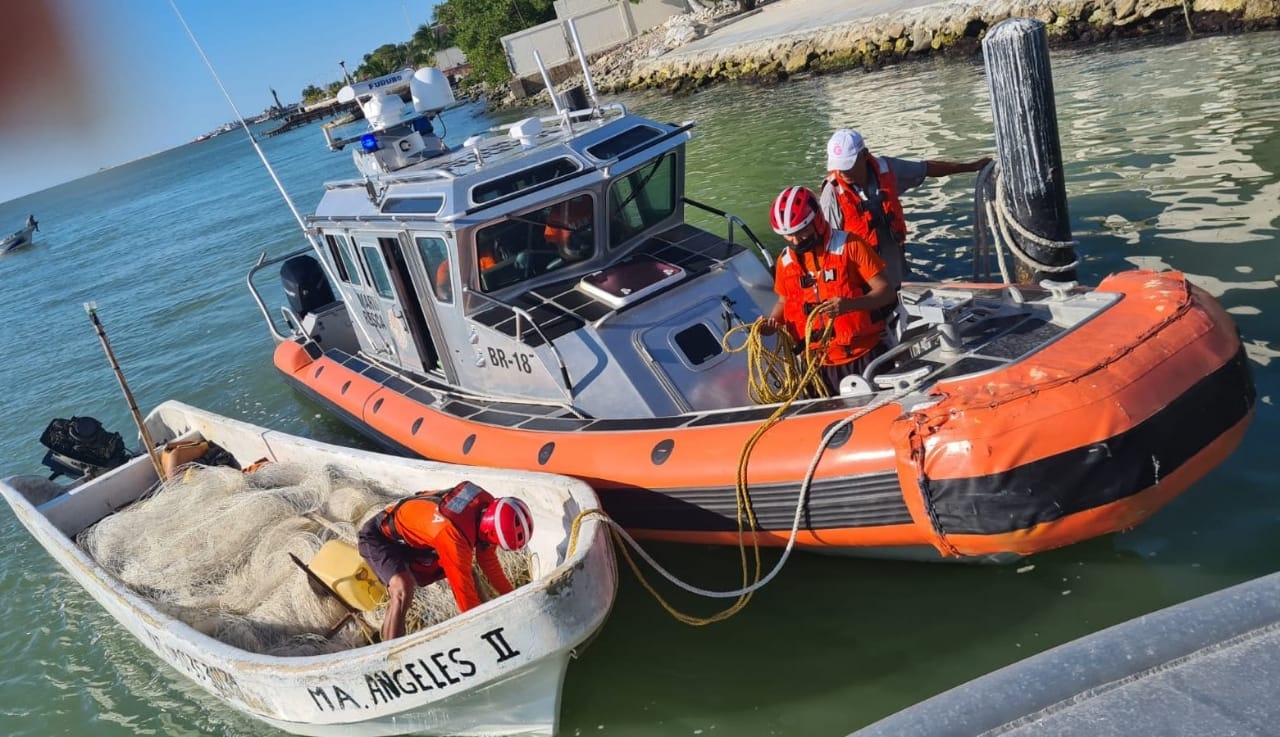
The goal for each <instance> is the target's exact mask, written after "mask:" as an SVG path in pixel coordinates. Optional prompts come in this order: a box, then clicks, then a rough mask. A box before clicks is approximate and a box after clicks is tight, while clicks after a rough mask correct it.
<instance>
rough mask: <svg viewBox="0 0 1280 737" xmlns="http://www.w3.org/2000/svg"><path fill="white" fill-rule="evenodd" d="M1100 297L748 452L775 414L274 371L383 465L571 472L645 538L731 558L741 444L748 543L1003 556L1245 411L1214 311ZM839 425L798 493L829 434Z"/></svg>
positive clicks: (1139, 285) (1161, 277)
mask: <svg viewBox="0 0 1280 737" xmlns="http://www.w3.org/2000/svg"><path fill="white" fill-rule="evenodd" d="M939 286H941V285H939ZM946 286H953V285H946ZM986 288H988V289H989V288H991V287H990V286H989V285H988V286H987V287H986ZM1097 291H1099V292H1109V293H1116V294H1118V295H1119V297H1120V298H1119V299H1118V300H1117V301H1116V303H1115V304H1114V305H1113V306H1111V307H1109V308H1107V309H1106V310H1104V311H1102V312H1100V313H1099V314H1098V315H1097V316H1096V317H1094V318H1093V319H1091V320H1089V321H1087V322H1086V323H1084V324H1082V325H1080V326H1078V327H1077V328H1076V329H1074V330H1072V331H1070V332H1068V333H1066V334H1064V335H1062V336H1061V337H1059V338H1057V339H1055V340H1052V341H1050V342H1048V343H1047V345H1045V346H1044V347H1043V348H1041V349H1039V350H1037V351H1035V352H1034V353H1032V354H1030V355H1028V356H1026V357H1024V358H1021V359H1019V360H1016V361H1012V362H1010V363H1008V364H1006V365H1004V366H1003V367H1001V368H998V369H996V370H993V371H985V372H983V373H980V374H973V375H968V376H965V375H961V376H957V377H956V378H953V379H944V380H942V381H939V382H937V383H936V384H935V385H933V387H932V388H931V391H930V396H929V398H928V400H929V401H926V402H923V403H918V404H915V405H912V406H911V407H910V408H904V404H903V403H902V402H897V401H889V402H883V401H881V402H877V400H876V398H875V397H861V398H851V397H840V398H835V399H831V400H825V401H821V402H812V403H807V404H803V405H797V406H796V407H795V408H793V410H792V411H791V412H789V413H788V414H787V415H786V416H784V417H783V418H782V419H781V420H780V421H779V422H778V423H777V424H775V425H773V426H772V427H771V428H770V429H768V430H767V431H766V432H764V434H763V435H761V436H759V438H758V442H755V441H756V440H757V438H756V435H757V432H758V430H759V428H760V427H761V424H762V422H763V421H764V420H765V419H766V418H767V417H768V415H769V414H770V411H771V409H770V408H743V409H742V410H741V411H736V412H722V413H713V414H703V415H697V416H692V415H691V416H677V417H663V418H653V419H651V420H621V419H619V420H608V419H603V420H602V419H596V420H575V419H561V418H551V419H546V420H541V421H540V420H537V419H534V420H528V421H525V420H521V421H520V422H519V423H515V422H513V421H512V420H511V419H510V417H509V416H507V415H505V414H504V412H503V411H502V408H501V407H499V406H493V405H487V406H482V405H481V404H480V403H478V402H474V401H471V402H468V401H467V400H465V399H462V398H457V397H450V396H448V395H446V394H444V393H442V392H436V391H431V390H429V389H426V388H423V387H416V386H414V385H411V384H409V383H408V382H406V381H404V380H403V379H402V378H399V377H395V376H393V375H392V374H391V373H389V372H387V371H385V370H383V369H381V368H380V367H378V366H376V365H374V364H372V363H370V362H368V361H365V360H364V359H362V358H361V357H357V356H348V355H345V354H339V353H326V352H324V351H323V350H321V349H320V348H319V346H317V345H315V344H314V343H306V342H303V341H298V342H288V341H286V342H283V343H281V344H279V345H278V346H277V349H276V354H275V363H276V366H277V368H278V369H279V370H280V371H281V372H282V373H283V374H284V376H285V377H286V378H287V379H288V380H289V381H290V382H291V383H292V384H293V385H294V386H295V387H297V388H298V389H299V390H300V391H302V392H304V393H306V394H307V395H309V396H311V397H313V398H314V399H316V400H317V401H319V402H320V403H322V404H324V405H326V406H328V407H329V408H330V409H331V410H332V411H333V412H334V413H335V414H336V415H338V416H339V417H341V418H342V419H343V420H344V421H346V422H347V423H348V424H350V425H352V426H353V427H355V428H356V429H358V430H359V431H361V432H363V433H364V434H366V435H368V436H369V437H371V438H372V439H374V440H375V441H376V442H378V443H380V444H382V445H383V446H385V447H387V448H388V449H390V450H393V451H395V452H399V453H407V454H414V455H420V456H425V457H429V458H434V459H438V460H445V461H451V462H464V463H473V464H478V465H486V466H505V467H516V468H527V469H534V470H545V471H553V472H556V473H564V474H569V475H573V476H577V477H579V478H582V479H584V480H586V481H588V482H589V483H591V484H592V485H593V486H594V487H595V488H596V490H597V492H598V493H599V494H600V497H601V500H602V503H603V505H604V508H605V509H606V510H607V511H608V512H609V514H610V515H611V516H612V517H613V518H614V519H616V520H617V521H618V522H619V523H621V524H622V525H623V526H625V527H626V528H627V529H628V530H629V531H631V532H632V534H634V535H636V536H637V537H640V538H644V539H657V540H669V541H677V542H692V543H718V544H737V543H738V541H739V535H738V522H737V520H738V517H739V514H740V512H741V511H742V507H741V506H740V503H739V498H738V496H737V494H736V482H737V479H738V472H739V460H740V455H741V451H742V449H743V448H744V447H746V446H747V445H748V444H749V443H753V442H755V444H754V448H753V449H752V452H751V454H750V459H749V462H748V463H747V465H746V470H745V478H746V479H747V482H748V488H749V496H750V506H751V511H752V513H753V514H754V516H755V518H756V520H757V523H758V532H756V533H755V539H756V540H757V541H758V542H760V543H761V544H764V545H783V544H785V543H786V542H787V540H788V539H789V536H790V535H791V533H792V520H793V518H794V516H795V513H796V509H797V506H802V507H803V508H802V509H801V515H800V523H799V527H798V530H797V531H796V541H797V543H798V544H800V545H802V546H806V547H810V548H817V549H823V550H828V551H834V552H850V553H859V552H868V553H873V554H877V555H901V556H902V557H910V558H917V557H921V555H922V552H923V554H924V555H926V556H929V557H960V558H974V559H992V558H996V559H999V558H1003V557H1008V556H1019V555H1027V554H1031V553H1035V552H1038V551H1042V550H1047V549H1050V548H1055V547H1059V546H1062V545H1066V544H1070V543H1072V542H1076V541H1079V540H1082V539H1087V538H1090V537H1095V536H1098V535H1102V534H1106V533H1110V532H1114V531H1117V530H1122V529H1126V528H1128V527H1132V526H1133V525H1135V524H1138V523H1139V522H1141V521H1142V520H1144V519H1146V518H1147V517H1149V516H1150V515H1151V514H1152V513H1154V512H1155V511H1156V510H1157V509H1158V508H1159V507H1161V506H1162V505H1163V504H1165V503H1167V502H1168V501H1169V500H1170V499H1172V498H1173V497H1175V496H1176V495H1177V494H1179V493H1181V492H1182V491H1184V490H1185V489H1186V488H1187V487H1188V486H1190V485H1191V484H1192V483H1193V482H1194V481H1196V480H1197V479H1199V478H1201V477H1202V476H1203V475H1204V474H1205V473H1207V472H1208V470H1209V469H1210V468H1212V467H1213V466H1214V465H1216V464H1217V463H1219V462H1221V461H1222V460H1223V459H1224V458H1225V457H1226V456H1227V455H1228V454H1229V453H1230V452H1231V450H1233V449H1234V448H1235V447H1236V446H1237V445H1238V444H1239V442H1240V439H1241V437H1242V435H1243V433H1244V430H1245V428H1246V427H1247V426H1248V424H1249V421H1250V419H1251V417H1252V412H1253V403H1254V391H1253V385H1252V380H1251V377H1250V375H1249V369H1248V364H1247V361H1246V359H1245V357H1244V354H1243V350H1242V347H1241V344H1240V341H1239V337H1238V335H1237V334H1236V331H1235V327H1234V325H1233V323H1232V322H1231V320H1230V318H1229V316H1227V315H1226V313H1225V312H1224V311H1223V310H1222V308H1221V307H1220V306H1219V305H1218V304H1217V303H1216V302H1215V301H1214V300H1213V299H1212V298H1211V297H1210V296H1209V295H1207V294H1206V293H1204V292H1203V291H1202V290H1199V289H1197V288H1196V287H1194V286H1193V285H1191V284H1190V283H1189V282H1188V281H1187V280H1186V278H1185V277H1184V276H1183V275H1181V274H1177V273H1169V272H1166V273H1154V272H1126V273H1122V274H1118V275H1114V276H1112V277H1110V278H1108V279H1107V280H1105V281H1104V282H1103V283H1102V284H1101V285H1100V286H1099V287H1098V290H1097ZM1206 407H1207V408H1210V409H1207V410H1206V409H1205V408H1206ZM850 419H852V424H851V425H850V426H849V428H848V429H846V430H841V431H839V432H836V433H835V434H834V436H832V437H831V438H830V439H829V441H830V442H829V444H828V445H827V446H826V448H825V450H824V451H823V452H822V454H821V458H820V460H819V461H818V462H817V463H816V466H815V467H814V469H813V472H812V478H811V480H810V482H809V483H808V485H807V488H805V486H806V479H808V477H809V467H810V464H811V463H812V462H813V459H814V458H815V456H816V455H817V452H818V451H819V449H820V447H821V445H822V442H823V438H824V437H825V436H826V435H827V433H828V431H831V430H833V429H835V428H836V427H837V426H838V425H840V424H841V423H842V422H845V421H848V420H850ZM802 493H804V494H806V495H807V497H806V498H805V499H804V501H803V503H801V498H800V495H801V494H802Z"/></svg>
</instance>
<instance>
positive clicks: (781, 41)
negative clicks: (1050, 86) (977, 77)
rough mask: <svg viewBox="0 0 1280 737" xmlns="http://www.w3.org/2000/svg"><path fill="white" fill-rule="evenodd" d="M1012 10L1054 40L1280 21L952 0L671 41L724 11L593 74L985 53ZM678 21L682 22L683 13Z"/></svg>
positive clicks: (1240, 13)
mask: <svg viewBox="0 0 1280 737" xmlns="http://www.w3.org/2000/svg"><path fill="white" fill-rule="evenodd" d="M807 2H811V0H775V1H774V2H773V3H769V4H767V5H765V6H763V7H762V8H761V9H760V10H759V11H757V12H759V13H761V14H764V13H768V12H770V11H771V10H774V8H775V6H776V8H777V10H778V11H785V10H787V8H786V7H784V6H790V9H791V10H792V14H791V18H792V19H793V20H794V15H795V13H803V12H805V10H804V5H803V4H804V3H807ZM846 7H848V6H846ZM682 17H683V16H677V18H682ZM779 17H782V16H779ZM1007 18H1035V19H1037V20H1040V21H1042V22H1044V24H1045V26H1046V29H1047V32H1048V35H1049V41H1050V44H1051V45H1054V46H1071V45H1079V44H1093V43H1098V42H1104V41H1108V40H1112V39H1123V38H1137V37H1147V38H1174V39H1185V38H1190V37H1194V36H1196V35H1204V34H1217V33H1234V32H1241V31H1252V30H1263V29H1271V28H1276V27H1277V25H1278V23H1277V21H1278V19H1280V0H1058V1H1057V2H1047V1H1042V0H983V1H981V2H978V1H968V2H965V1H962V0H949V1H947V2H939V3H935V4H930V5H925V6H920V7H914V8H907V9H904V10H902V11H899V12H892V13H882V14H879V15H874V16H868V17H866V18H857V19H852V20H846V21H844V22H837V23H832V22H831V21H830V19H829V18H823V17H820V16H816V15H815V16H814V19H813V22H812V27H810V28H803V29H801V28H797V27H796V24H795V23H794V22H793V23H790V24H788V26H789V30H786V31H781V29H780V32H779V33H778V34H777V35H771V34H770V32H769V30H768V28H767V26H764V25H763V24H762V21H764V20H765V18H764V16H763V15H762V16H761V17H760V18H755V19H752V18H743V20H742V21H741V22H742V24H743V25H744V26H745V25H747V24H748V23H749V22H754V23H756V24H757V25H758V26H761V29H760V30H758V31H756V32H755V33H738V34H736V36H734V38H736V39H741V40H735V41H732V42H726V43H720V44H714V43H713V44H709V45H708V44H705V43H704V44H701V46H704V48H697V49H695V48H689V49H685V48H682V47H681V46H675V47H674V48H671V40H672V38H673V37H674V38H676V39H677V40H679V39H680V38H681V37H683V38H685V39H696V38H697V37H699V36H701V35H703V33H704V32H705V29H706V28H707V27H711V28H713V29H715V24H716V22H717V21H716V19H706V18H698V19H697V23H696V24H695V25H694V26H693V32H691V33H690V32H675V33H673V29H672V28H670V27H662V28H658V29H655V30H654V31H651V32H650V33H648V34H644V35H642V36H640V37H639V38H637V39H636V40H635V41H633V42H632V43H631V44H629V45H628V46H627V47H624V48H622V49H619V50H617V51H615V52H613V53H611V54H606V55H604V56H603V57H601V58H599V59H597V60H596V61H595V63H593V65H592V66H593V69H592V75H593V77H594V78H595V81H596V84H597V86H598V87H600V89H602V90H604V91H612V92H621V91H624V90H636V89H663V90H666V91H669V92H677V93H678V92H689V91H693V90H696V89H699V88H702V87H706V86H708V85H711V84H715V83H719V82H727V81H740V82H757V83H766V84H769V83H775V82H779V81H782V80H785V79H787V78H788V77H791V76H794V75H800V74H811V73H824V72H834V71H840V70H845V69H851V68H859V67H861V68H868V69H874V68H878V67H880V66H883V65H885V64H889V63H894V62H897V61H902V60H906V59H910V58H914V57H922V56H927V55H931V54H962V55H973V54H977V53H980V49H981V46H980V42H981V40H982V38H983V36H984V35H985V33H986V31H987V30H988V29H989V28H990V27H991V26H993V25H995V24H996V23H999V22H1000V21H1002V20H1005V19H1007ZM725 20H726V19H724V18H721V19H719V20H718V22H719V23H720V24H724V23H725ZM673 22H674V24H675V25H676V27H677V28H679V27H680V24H681V23H682V22H683V21H678V20H676V19H673ZM704 22H708V23H710V24H711V25H710V26H704V25H703V23H704ZM685 24H686V25H688V24H687V23H685ZM671 25H672V23H669V24H668V26H671ZM731 25H732V21H730V25H725V26H724V28H723V30H715V31H714V32H713V34H712V38H714V36H715V35H718V34H719V33H722V32H723V31H724V30H728V29H729V28H730V27H731ZM801 25H803V24H801ZM725 35H726V38H729V37H730V36H729V34H725ZM707 40H708V41H710V40H712V39H711V38H709V39H707ZM694 46H697V44H695V45H694Z"/></svg>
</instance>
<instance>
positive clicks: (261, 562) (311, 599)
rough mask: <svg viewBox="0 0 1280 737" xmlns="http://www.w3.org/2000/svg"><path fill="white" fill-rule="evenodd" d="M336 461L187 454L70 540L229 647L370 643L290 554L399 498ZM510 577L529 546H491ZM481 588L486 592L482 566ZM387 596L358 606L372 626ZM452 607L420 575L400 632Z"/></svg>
mask: <svg viewBox="0 0 1280 737" xmlns="http://www.w3.org/2000/svg"><path fill="white" fill-rule="evenodd" d="M399 497H400V494H396V493H393V492H392V491H390V490H388V489H385V488H383V487H381V486H380V485H378V484H377V483H376V482H374V481H371V480H369V479H365V478H361V477H357V476H352V475H349V474H347V473H345V472H344V471H343V470H341V469H339V468H338V467H335V466H322V467H311V466H307V465H304V464H294V463H274V464H269V465H266V466H263V467H261V468H260V469H258V470H255V471H253V472H251V473H242V472H240V471H238V470H236V469H234V468H228V467H216V466H198V465H197V466H191V467H189V468H188V469H187V470H186V472H185V473H182V474H179V475H178V476H176V477H175V478H174V479H172V480H170V481H167V482H165V483H164V484H162V485H160V486H159V487H158V488H157V489H156V490H155V491H154V492H153V493H152V494H151V495H150V496H148V497H147V498H145V499H143V500H141V501H139V502H137V503H135V504H133V505H132V506H130V507H129V508H127V509H124V510H122V511H120V512H118V513H116V514H113V515H110V516H108V517H107V518H105V519H104V520H102V521H101V522H99V523H98V524H96V525H94V526H93V527H91V528H89V529H88V530H86V531H85V532H84V533H82V534H81V535H80V537H79V539H78V542H79V544H80V546H81V547H82V548H83V549H84V550H85V551H86V552H87V553H88V554H89V555H90V556H92V557H93V558H94V560H96V561H97V562H98V563H99V564H100V565H101V566H102V567H103V568H105V569H106V570H108V571H110V572H112V573H113V574H115V575H116V576H117V577H119V579H120V580H121V581H123V582H124V583H125V584H126V585H128V586H129V587H130V588H131V589H132V590H133V591H134V592H136V593H137V594H139V595H141V596H144V597H146V598H147V599H149V600H151V601H152V602H154V603H155V605H156V607H157V608H158V609H160V610H161V611H163V612H165V613H167V614H169V615H170V616H173V617H174V618H176V619H179V620H181V621H183V622H185V623H187V624H188V625H190V626H191V627H193V628H195V629H197V630H199V631H200V632H203V633H205V634H207V635H209V636H211V637H214V638H216V639H218V640H221V641H222V642H225V643H227V644H228V645H231V646H233V647H237V648H240V649H243V650H247V651H250V652H255V653H263V654H270V655H285V656H292V655H313V654H319V653H328V652H336V651H340V650H346V649H350V648H353V647H359V646H362V645H365V644H368V641H367V640H366V639H365V637H364V636H363V635H362V634H361V632H360V630H359V628H358V627H356V626H354V625H353V624H351V623H348V625H347V626H346V627H343V628H342V629H340V630H339V631H338V632H336V633H334V634H333V635H332V636H329V633H330V632H331V630H332V629H333V628H334V626H335V625H336V624H337V623H338V622H339V621H340V620H341V619H342V618H343V616H344V615H345V614H346V609H344V608H343V607H342V605H341V604H339V603H338V602H337V601H335V600H334V599H333V597H331V596H328V595H325V594H324V593H323V592H317V591H316V590H314V589H313V588H312V586H313V584H312V583H311V582H310V581H309V579H308V577H307V575H306V574H305V573H304V572H303V571H302V570H301V569H300V568H298V566H297V565H296V564H295V563H294V562H293V561H292V560H290V558H289V554H290V553H292V554H293V555H295V556H297V557H298V558H299V559H300V560H301V561H303V562H304V563H305V562H307V561H310V560H311V558H312V557H313V556H314V555H315V554H316V552H317V551H318V550H319V549H320V547H321V546H322V545H323V544H324V543H325V542H327V541H329V540H333V539H340V540H344V541H346V542H348V543H350V544H352V545H355V543H356V533H357V531H358V530H359V527H360V525H361V524H362V523H363V522H364V521H365V520H366V519H368V518H369V517H371V516H373V515H374V514H375V513H377V512H378V511H380V510H381V509H382V508H384V507H385V506H386V505H388V504H390V503H391V502H392V501H394V500H395V499H397V498H399ZM499 557H500V559H501V561H502V564H503V568H504V569H506V571H507V574H508V576H509V577H510V579H511V582H512V584H514V585H517V586H519V585H520V584H522V583H525V582H527V581H528V580H529V567H528V557H527V555H526V554H523V553H511V552H508V551H505V550H500V551H499ZM479 579H480V586H481V590H482V591H484V592H485V593H486V594H487V595H489V596H493V595H494V592H493V591H492V589H491V588H488V587H487V581H485V579H484V577H483V576H480V577H479ZM385 610H386V606H385V602H384V604H383V605H381V606H379V607H378V608H377V609H376V610H375V611H372V612H366V613H364V617H365V620H366V621H367V622H369V624H370V625H372V627H373V630H374V631H377V630H378V629H379V628H380V627H381V625H382V617H383V614H384V613H385ZM457 613H458V607H457V603H456V602H455V600H454V596H453V592H452V590H451V589H450V588H449V585H448V583H447V582H446V581H441V582H438V583H435V584H432V585H431V586H425V587H419V588H418V589H417V592H416V594H415V597H414V603H413V605H412V607H411V609H410V612H409V617H408V618H407V622H406V626H407V629H408V630H409V631H410V632H413V631H417V630H420V629H422V628H424V627H429V626H431V625H433V624H436V623H439V622H441V621H444V620H445V619H448V618H449V617H452V616H454V615H455V614H457Z"/></svg>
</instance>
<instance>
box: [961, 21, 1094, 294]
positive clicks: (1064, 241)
mask: <svg viewBox="0 0 1280 737" xmlns="http://www.w3.org/2000/svg"><path fill="white" fill-rule="evenodd" d="M982 55H983V58H984V60H985V61H986V65H987V87H988V89H989V91H990V94H991V115H992V118H993V119H994V120H995V141H996V153H997V155H998V156H999V161H1000V169H999V174H998V180H997V181H998V186H997V187H996V189H997V191H999V193H1000V195H999V199H1000V200H1001V201H1000V202H997V206H998V207H999V208H1002V214H1003V215H1004V216H1005V217H1006V218H1007V219H1009V220H1012V221H1013V223H1012V224H1010V227H1009V228H1008V229H1007V231H1008V235H1009V236H1010V238H1011V240H1013V241H1014V243H1013V245H1014V246H1016V247H1017V248H1019V249H1021V250H1022V251H1023V252H1024V253H1025V254H1026V255H1027V256H1029V257H1030V258H1031V260H1033V261H1034V262H1036V263H1035V264H1028V263H1026V262H1024V261H1023V260H1022V259H1018V258H1015V259H1014V262H1015V263H1016V268H1015V271H1014V273H1015V274H1016V281H1017V282H1019V283H1024V284H1025V283H1031V284H1036V283H1039V282H1040V280H1042V279H1052V280H1054V281H1074V280H1075V278H1076V272H1075V268H1068V269H1065V270H1057V269H1054V268H1053V267H1066V266H1070V265H1071V264H1074V263H1075V261H1076V253H1075V248H1074V246H1073V245H1072V243H1071V222H1070V218H1069V216H1068V214H1067V193H1066V186H1065V184H1064V183H1063V174H1062V149H1061V147H1060V146H1059V143H1058V116H1057V109H1056V108H1055V107H1054V102H1053V76H1052V73H1051V71H1050V69H1049V41H1048V36H1047V35H1046V33H1045V27H1044V23H1041V22H1040V21H1037V20H1032V19H1030V18H1010V19H1009V20H1005V21H1001V22H1000V23H997V24H996V25H995V26H994V27H993V28H992V29H991V31H990V32H989V33H988V34H987V37H986V38H985V39H984V40H983V42H982ZM1037 264H1038V265H1039V268H1038V267H1037Z"/></svg>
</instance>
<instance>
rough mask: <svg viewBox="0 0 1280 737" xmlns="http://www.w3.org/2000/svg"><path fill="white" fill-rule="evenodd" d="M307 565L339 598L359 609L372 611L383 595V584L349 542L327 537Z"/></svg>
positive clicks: (384, 594) (383, 598)
mask: <svg viewBox="0 0 1280 737" xmlns="http://www.w3.org/2000/svg"><path fill="white" fill-rule="evenodd" d="M307 567H308V568H310V569H311V572H312V573H314V574H316V576H317V577H319V578H320V580H321V581H324V582H325V583H326V584H328V585H329V588H331V589H333V590H334V592H335V593H336V594H337V595H338V596H339V597H341V598H342V600H343V601H345V602H347V603H348V604H350V605H351V606H353V607H355V608H356V609H359V610H360V611H363V612H369V611H373V610H374V609H376V608H377V607H378V605H379V604H381V603H382V602H383V601H385V600H386V598H387V589H386V587H385V586H383V585H382V582H381V581H379V580H378V577H377V576H376V575H375V574H374V572H373V569H372V568H370V567H369V564H368V563H365V562H364V558H361V557H360V553H359V551H357V550H356V549H355V546H353V545H351V544H350V543H345V542H343V541H341V540H330V541H329V542H327V543H325V544H324V545H322V546H321V547H320V551H319V552H318V553H316V555H315V557H314V558H312V559H311V562H310V563H309V564H307Z"/></svg>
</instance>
